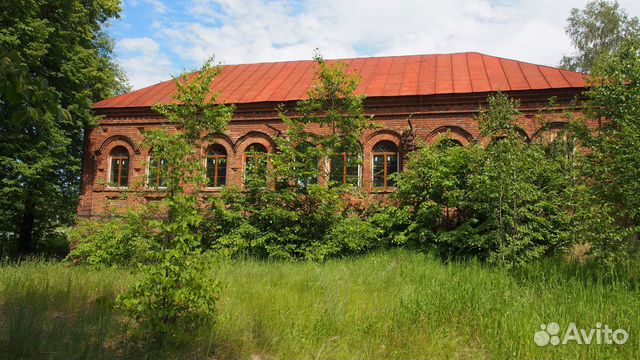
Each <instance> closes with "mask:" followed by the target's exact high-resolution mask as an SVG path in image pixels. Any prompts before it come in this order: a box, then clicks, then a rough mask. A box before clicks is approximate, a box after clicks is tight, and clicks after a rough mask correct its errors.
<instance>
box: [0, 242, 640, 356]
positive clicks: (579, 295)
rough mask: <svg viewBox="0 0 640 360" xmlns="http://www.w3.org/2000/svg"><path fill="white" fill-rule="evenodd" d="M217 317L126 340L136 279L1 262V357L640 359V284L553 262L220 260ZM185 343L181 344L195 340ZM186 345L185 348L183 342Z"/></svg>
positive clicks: (404, 257)
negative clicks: (163, 341) (590, 335)
mask: <svg viewBox="0 0 640 360" xmlns="http://www.w3.org/2000/svg"><path fill="white" fill-rule="evenodd" d="M212 276H216V277H217V278H219V279H220V280H221V281H222V283H223V284H224V288H223V291H222V297H221V299H220V301H219V303H218V319H217V321H216V323H215V324H213V325H210V326H202V327H201V328H200V329H199V330H198V331H197V332H194V333H192V334H189V336H188V337H187V338H184V337H183V338H182V340H183V341H182V342H175V343H174V344H168V345H167V346H166V347H164V348H154V349H148V348H144V347H138V346H133V345H131V344H129V341H128V340H127V339H129V337H128V333H129V330H130V324H127V323H126V322H124V321H123V319H122V318H121V317H120V316H119V315H118V314H117V313H115V312H114V311H113V310H112V307H111V305H112V302H113V299H114V298H115V295H116V294H117V293H118V292H120V291H122V289H124V288H126V287H127V286H129V285H130V284H131V283H132V281H133V278H132V276H130V275H128V273H126V272H124V271H121V270H113V269H107V270H91V269H88V268H84V267H67V266H64V265H62V264H59V263H26V264H22V265H20V266H4V267H2V268H0V314H2V318H1V319H0V358H52V359H53V358H60V359H62V358H72V359H76V358H115V357H118V358H145V357H148V358H158V357H164V358H253V359H257V358H637V357H639V356H640V341H639V339H638V333H637V327H638V325H640V290H639V288H638V286H637V285H635V284H634V283H632V282H630V281H628V280H626V279H623V280H615V279H614V280H607V281H604V280H601V279H600V277H599V276H597V274H595V275H594V272H593V270H591V269H588V268H580V267H576V266H573V265H568V264H565V263H563V262H561V261H555V260H551V259H549V260H545V261H542V262H540V263H536V264H533V265H531V266H530V267H527V268H525V269H522V270H519V271H518V272H516V273H512V274H508V273H506V272H505V271H504V270H501V269H497V268H488V267H486V266H483V265H482V264H479V263H477V262H474V261H469V262H464V263H446V264H444V263H441V262H439V261H437V260H435V259H433V258H431V257H430V256H428V255H423V254H417V253H412V252H408V251H394V252H384V253H377V254H371V255H369V256H366V257H361V258H354V259H345V260H334V261H329V262H326V263H282V262H262V261H252V260H247V261H222V262H220V264H219V266H217V270H216V273H215V274H213V275H212ZM552 321H554V322H557V323H559V324H560V325H561V326H562V327H563V328H564V327H565V326H566V325H568V324H569V323H570V322H575V323H576V324H577V326H578V327H582V328H586V329H590V328H592V327H595V326H596V323H598V322H599V323H602V324H608V325H609V326H610V327H613V328H618V327H622V328H625V329H626V330H628V331H629V335H630V336H629V340H628V342H627V343H626V344H624V345H604V344H602V345H596V344H592V345H577V344H575V343H572V344H567V345H558V346H552V345H548V346H546V347H539V346H537V345H536V344H535V342H534V341H533V336H534V334H535V332H536V331H538V330H540V324H541V323H548V322H552ZM185 339H186V340H187V341H184V340H185ZM176 344H182V345H180V346H178V345H176Z"/></svg>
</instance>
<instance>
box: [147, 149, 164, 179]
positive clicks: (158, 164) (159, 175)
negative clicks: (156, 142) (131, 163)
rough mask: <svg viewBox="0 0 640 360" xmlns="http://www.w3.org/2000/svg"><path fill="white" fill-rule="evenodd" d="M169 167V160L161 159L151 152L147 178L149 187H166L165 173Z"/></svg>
mask: <svg viewBox="0 0 640 360" xmlns="http://www.w3.org/2000/svg"><path fill="white" fill-rule="evenodd" d="M166 168H167V160H166V159H160V158H158V157H157V156H154V155H153V152H152V153H150V154H149V171H148V178H147V185H148V186H149V187H156V188H165V187H167V182H166V179H165V177H164V173H165V171H166Z"/></svg>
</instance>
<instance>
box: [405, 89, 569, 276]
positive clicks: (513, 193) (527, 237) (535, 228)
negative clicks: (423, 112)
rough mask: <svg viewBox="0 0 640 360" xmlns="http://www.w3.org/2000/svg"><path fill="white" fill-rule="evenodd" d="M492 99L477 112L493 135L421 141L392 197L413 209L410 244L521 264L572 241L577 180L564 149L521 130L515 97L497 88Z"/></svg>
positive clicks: (444, 254) (447, 253)
mask: <svg viewBox="0 0 640 360" xmlns="http://www.w3.org/2000/svg"><path fill="white" fill-rule="evenodd" d="M489 105H490V106H489V109H488V110H483V111H481V115H480V117H479V119H478V120H479V122H480V125H481V128H482V129H483V135H484V136H487V137H489V138H492V143H491V144H490V145H489V146H487V147H486V148H483V147H481V146H479V145H470V146H467V147H451V146H442V145H441V144H440V143H436V144H433V145H430V146H425V147H424V148H422V149H421V150H419V151H418V152H417V153H414V154H413V155H412V157H411V158H410V160H409V163H408V165H407V169H406V171H404V172H403V173H401V174H400V175H399V178H398V192H397V197H398V198H399V199H400V201H401V202H402V203H403V204H404V205H406V206H409V207H410V209H411V210H410V213H411V221H412V224H411V225H410V226H409V230H408V231H407V234H408V235H409V237H410V239H411V240H412V241H413V242H414V243H415V244H419V245H422V246H424V247H426V248H434V249H435V250H436V251H437V252H438V253H439V254H440V255H441V256H442V257H445V258H449V257H452V256H476V255H478V256H480V257H481V258H484V259H486V260H488V261H490V262H492V263H498V264H501V265H504V266H507V267H513V266H519V265H522V264H524V263H527V262H530V261H531V260H533V259H536V258H539V257H541V256H543V255H544V254H547V253H550V252H553V251H556V250H558V249H562V248H564V246H565V245H566V244H567V243H568V242H569V240H570V236H569V235H567V234H569V233H570V226H569V225H570V223H571V219H572V214H571V209H570V205H571V201H570V195H571V194H572V189H573V187H574V184H573V182H572V181H571V176H570V175H571V174H569V173H568V172H567V171H566V169H565V168H564V167H563V165H564V164H565V163H564V162H563V159H562V157H561V156H551V155H549V152H548V151H547V149H546V146H545V145H541V144H529V143H528V142H526V141H525V140H524V139H523V138H522V137H521V136H520V135H519V132H518V130H517V127H516V126H515V125H514V124H515V121H516V119H517V118H518V116H519V112H518V111H517V107H518V104H517V102H516V101H512V100H509V99H508V98H506V97H505V96H503V95H501V94H498V95H496V96H495V97H490V98H489Z"/></svg>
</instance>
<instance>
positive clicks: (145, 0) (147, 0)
mask: <svg viewBox="0 0 640 360" xmlns="http://www.w3.org/2000/svg"><path fill="white" fill-rule="evenodd" d="M130 2H131V5H133V6H138V5H140V4H145V5H147V6H150V7H151V8H152V9H153V11H155V12H157V13H159V14H164V13H166V12H167V10H168V7H167V5H165V4H164V2H162V0H130Z"/></svg>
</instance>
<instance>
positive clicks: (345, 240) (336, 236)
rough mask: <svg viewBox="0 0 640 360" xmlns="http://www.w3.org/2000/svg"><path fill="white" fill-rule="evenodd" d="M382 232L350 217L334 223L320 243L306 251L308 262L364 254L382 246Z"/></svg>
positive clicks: (369, 224) (358, 219)
mask: <svg viewBox="0 0 640 360" xmlns="http://www.w3.org/2000/svg"><path fill="white" fill-rule="evenodd" d="M381 233H382V231H381V230H380V229H378V228H376V227H375V226H373V225H372V224H371V223H369V222H366V221H363V220H361V219H360V218H358V217H355V216H351V217H347V218H344V219H342V220H340V221H338V222H336V223H335V224H334V225H333V226H332V227H331V228H330V229H329V231H327V232H326V233H325V235H324V237H323V239H322V241H320V242H316V243H314V244H312V246H311V247H310V248H309V251H307V256H306V257H307V258H308V259H310V260H326V259H328V258H333V257H341V256H349V255H358V254H364V253H366V252H367V251H370V250H372V249H376V248H378V247H380V246H381V245H382V243H381V241H380V235H381Z"/></svg>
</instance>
